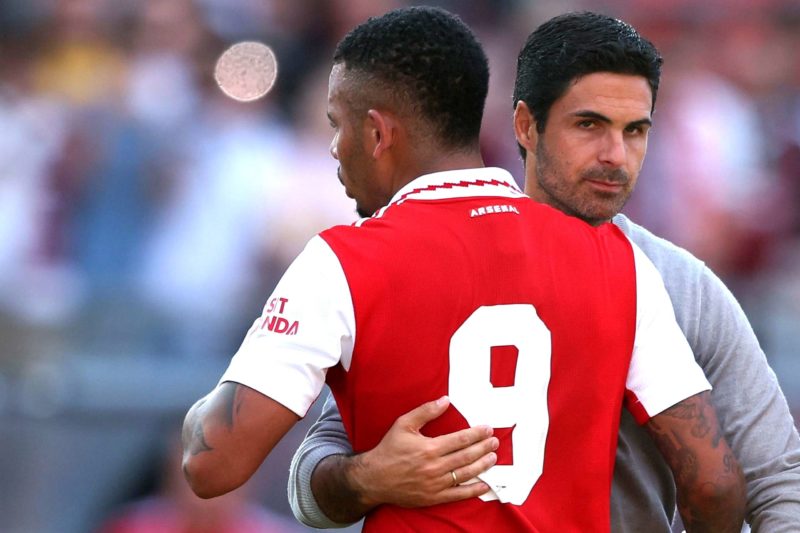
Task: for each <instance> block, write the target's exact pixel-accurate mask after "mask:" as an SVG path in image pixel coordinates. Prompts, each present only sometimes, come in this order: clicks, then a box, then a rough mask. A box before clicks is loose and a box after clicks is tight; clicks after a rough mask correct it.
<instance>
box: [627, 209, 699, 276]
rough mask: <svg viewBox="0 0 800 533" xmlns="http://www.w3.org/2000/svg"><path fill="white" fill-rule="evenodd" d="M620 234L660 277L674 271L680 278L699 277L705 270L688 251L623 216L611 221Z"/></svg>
mask: <svg viewBox="0 0 800 533" xmlns="http://www.w3.org/2000/svg"><path fill="white" fill-rule="evenodd" d="M612 222H614V225H615V226H617V227H619V229H621V230H622V232H623V233H624V234H625V235H626V236H627V237H628V238H629V239H630V240H631V241H632V242H633V243H635V244H636V245H637V246H638V247H639V248H641V250H642V251H643V252H644V253H645V255H647V257H648V258H649V259H650V260H651V261H652V262H653V264H655V265H656V268H657V269H658V270H659V271H660V272H661V274H662V275H664V274H666V273H668V272H672V271H674V273H675V274H679V275H681V276H682V277H686V276H687V275H693V276H695V277H696V276H699V275H701V274H702V273H703V271H704V270H705V263H704V262H703V261H701V260H700V259H698V258H697V257H695V256H694V255H692V254H691V253H690V252H689V251H687V250H685V249H683V248H681V247H680V246H677V245H675V244H673V243H671V242H670V241H668V240H666V239H663V238H661V237H658V236H657V235H654V234H653V233H651V232H650V231H649V230H647V229H645V228H644V227H642V226H640V225H639V224H636V223H635V222H633V221H632V220H630V219H629V218H628V217H626V216H625V215H622V214H620V215H617V216H615V217H614V219H613V220H612Z"/></svg>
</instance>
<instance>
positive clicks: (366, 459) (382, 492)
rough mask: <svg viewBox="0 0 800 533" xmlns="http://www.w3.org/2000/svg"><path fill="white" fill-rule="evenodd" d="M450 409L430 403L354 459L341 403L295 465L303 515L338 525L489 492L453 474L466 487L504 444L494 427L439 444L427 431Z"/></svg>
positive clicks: (317, 523) (318, 523) (293, 486)
mask: <svg viewBox="0 0 800 533" xmlns="http://www.w3.org/2000/svg"><path fill="white" fill-rule="evenodd" d="M448 405H449V401H447V400H446V399H445V400H441V399H440V400H437V401H433V402H428V403H426V404H423V405H422V406H420V407H418V408H416V409H414V410H412V411H410V412H409V413H407V414H405V415H403V416H401V417H400V418H398V419H397V421H395V423H394V424H393V425H392V427H391V428H390V429H389V431H388V432H387V434H386V435H385V436H384V437H383V439H382V440H381V442H380V443H379V444H378V445H377V446H376V447H375V448H373V449H372V450H369V451H367V452H364V453H362V454H358V455H351V454H350V453H351V452H350V451H349V446H348V445H347V444H346V436H345V435H344V428H343V427H342V426H341V421H340V418H339V415H338V412H337V411H335V405H334V404H333V403H332V402H330V403H329V404H326V408H325V411H324V412H323V415H322V417H321V422H318V423H317V424H316V425H315V426H314V427H313V428H312V429H311V431H310V432H309V435H308V436H307V437H306V440H305V441H304V442H303V444H302V445H301V448H300V450H298V452H297V454H296V455H295V458H294V460H293V461H292V469H291V473H290V500H291V503H292V509H293V511H294V513H295V516H296V517H297V518H298V519H299V520H301V521H302V522H304V523H306V524H308V525H311V526H314V527H337V526H342V525H345V524H347V523H352V522H355V521H357V520H359V519H360V518H361V517H363V516H364V515H365V514H366V513H367V512H369V510H371V509H372V508H374V507H376V506H377V505H380V504H382V503H390V504H394V505H399V506H402V507H421V506H428V505H435V504H439V503H446V502H451V501H457V500H463V499H466V498H473V497H476V496H480V495H481V494H483V493H485V492H486V491H487V490H488V489H489V487H488V486H487V485H486V484H485V483H483V482H477V483H472V484H465V485H456V486H454V485H453V477H452V474H451V473H450V472H451V471H454V472H455V473H456V478H457V479H458V480H460V481H462V482H463V481H467V480H471V479H473V478H474V477H475V476H477V475H478V474H480V473H481V472H484V471H485V470H487V469H488V468H489V467H491V466H492V465H493V464H494V463H495V461H496V460H497V457H496V455H495V454H494V453H493V451H494V450H495V449H497V445H498V441H497V439H496V438H494V437H492V436H491V429H490V428H487V427H483V426H478V427H474V428H468V429H464V430H461V431H458V432H455V433H452V434H448V435H441V436H439V437H435V438H428V437H425V436H424V435H422V434H421V433H420V431H419V430H420V429H421V428H422V426H424V425H425V424H426V423H428V422H430V421H431V420H433V419H434V418H436V417H438V416H440V415H441V414H442V413H444V412H445V410H446V409H447V407H448ZM323 418H324V419H325V421H322V419H323ZM337 433H339V435H338V436H337V435H336V434H337ZM315 447H324V451H325V452H326V454H327V453H330V455H324V456H322V455H316V454H314V452H313V451H311V450H313V449H314V448H315ZM334 450H338V451H339V452H340V453H339V454H336V451H334ZM304 472H305V473H306V475H304ZM308 472H313V474H311V475H310V476H309V475H308V474H307V473H308ZM309 478H310V479H309ZM306 479H308V481H305V480H306ZM304 481H305V482H304ZM293 490H294V491H296V495H293V494H292V491H293ZM304 500H305V501H304ZM300 502H303V503H300ZM317 505H318V506H319V507H317Z"/></svg>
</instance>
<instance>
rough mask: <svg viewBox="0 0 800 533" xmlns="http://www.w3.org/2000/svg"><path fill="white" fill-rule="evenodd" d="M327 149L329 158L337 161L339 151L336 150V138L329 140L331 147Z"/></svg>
mask: <svg viewBox="0 0 800 533" xmlns="http://www.w3.org/2000/svg"><path fill="white" fill-rule="evenodd" d="M328 149H329V150H330V152H331V157H333V158H334V159H335V160H337V161H338V160H339V151H338V150H337V149H336V136H334V137H333V140H331V145H330V146H329V147H328Z"/></svg>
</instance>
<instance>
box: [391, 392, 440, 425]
mask: <svg viewBox="0 0 800 533" xmlns="http://www.w3.org/2000/svg"><path fill="white" fill-rule="evenodd" d="M449 406H450V398H448V397H447V396H442V397H441V398H439V399H438V400H434V401H432V402H426V403H423V404H422V405H420V406H419V407H417V408H416V409H412V410H411V411H409V412H407V413H406V414H404V415H403V416H401V417H400V418H398V419H397V422H396V423H397V424H400V425H402V426H404V427H408V428H411V429H413V430H414V431H419V430H420V428H422V426H424V425H425V424H427V423H428V422H430V421H431V420H433V419H435V418H438V417H439V416H441V415H442V414H443V413H444V412H445V411H446V410H447V408H448V407H449Z"/></svg>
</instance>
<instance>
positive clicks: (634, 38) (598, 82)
mask: <svg viewBox="0 0 800 533" xmlns="http://www.w3.org/2000/svg"><path fill="white" fill-rule="evenodd" d="M661 63H662V59H661V56H660V55H659V53H658V51H657V50H656V48H655V47H654V46H653V44H652V43H650V42H649V41H648V40H646V39H644V38H643V37H642V36H640V35H639V34H638V33H637V32H636V30H635V29H634V28H633V27H631V26H630V25H629V24H627V23H625V22H622V21H620V20H617V19H614V18H611V17H607V16H605V15H599V14H596V13H589V12H583V13H569V14H565V15H560V16H558V17H555V18H553V19H550V20H549V21H547V22H545V23H544V24H542V25H541V26H539V27H538V28H537V29H536V30H535V31H534V32H533V33H532V34H531V35H530V36H529V37H528V40H527V41H526V43H525V46H524V47H523V48H522V51H521V52H520V54H519V57H518V59H517V78H516V82H515V86H514V104H515V110H514V131H515V134H516V136H517V142H518V144H519V147H520V152H521V154H522V157H523V160H524V161H525V189H526V192H527V193H528V194H529V195H530V196H532V197H533V198H534V199H536V200H538V201H541V202H544V203H547V204H550V205H552V206H554V207H556V208H558V209H560V210H562V211H564V212H566V213H567V214H569V215H573V216H577V217H579V218H582V219H584V220H586V221H587V222H589V223H591V224H599V223H602V222H604V221H606V220H609V219H610V218H611V217H613V216H614V215H615V214H617V213H618V212H619V211H620V210H621V209H622V206H623V205H624V204H625V202H626V201H627V199H628V197H629V196H630V194H631V192H632V191H633V187H634V185H635V184H636V180H637V178H638V176H639V171H640V170H641V167H642V163H643V162H644V156H645V153H646V151H647V135H648V132H649V128H650V125H651V123H652V114H653V111H654V109H655V102H656V95H657V93H658V84H659V80H660V76H661Z"/></svg>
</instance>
